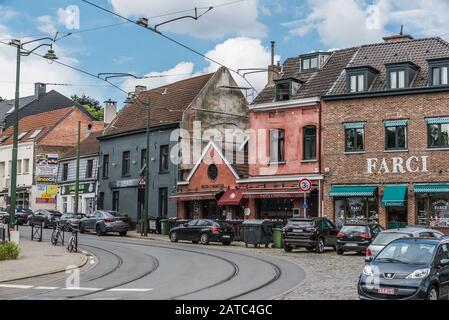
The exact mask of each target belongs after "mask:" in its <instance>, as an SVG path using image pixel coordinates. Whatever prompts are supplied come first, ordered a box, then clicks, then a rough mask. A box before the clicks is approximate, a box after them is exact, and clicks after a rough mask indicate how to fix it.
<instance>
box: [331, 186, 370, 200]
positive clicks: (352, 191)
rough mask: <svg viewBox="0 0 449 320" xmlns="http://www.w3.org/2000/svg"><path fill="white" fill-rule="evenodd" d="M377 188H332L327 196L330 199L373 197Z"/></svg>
mask: <svg viewBox="0 0 449 320" xmlns="http://www.w3.org/2000/svg"><path fill="white" fill-rule="evenodd" d="M376 190H377V186H350V187H348V186H346V187H338V186H335V187H332V189H331V191H330V192H329V195H330V196H331V197H345V198H350V197H374V196H375V193H376Z"/></svg>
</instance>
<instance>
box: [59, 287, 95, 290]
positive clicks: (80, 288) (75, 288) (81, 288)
mask: <svg viewBox="0 0 449 320" xmlns="http://www.w3.org/2000/svg"><path fill="white" fill-rule="evenodd" d="M62 290H80V291H100V290H103V289H101V288H84V287H68V288H62Z"/></svg>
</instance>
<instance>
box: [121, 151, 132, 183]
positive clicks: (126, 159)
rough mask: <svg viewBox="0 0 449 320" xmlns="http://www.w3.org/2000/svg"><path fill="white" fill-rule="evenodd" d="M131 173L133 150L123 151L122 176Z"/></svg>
mask: <svg viewBox="0 0 449 320" xmlns="http://www.w3.org/2000/svg"><path fill="white" fill-rule="evenodd" d="M130 175H131V151H123V152H122V177H128V176H130Z"/></svg>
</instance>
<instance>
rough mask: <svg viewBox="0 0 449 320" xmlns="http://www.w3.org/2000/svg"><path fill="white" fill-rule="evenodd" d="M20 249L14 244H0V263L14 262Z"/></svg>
mask: <svg viewBox="0 0 449 320" xmlns="http://www.w3.org/2000/svg"><path fill="white" fill-rule="evenodd" d="M19 253H20V248H19V246H18V245H17V244H16V243H14V242H4V243H0V261H3V260H16V259H17V258H18V257H19Z"/></svg>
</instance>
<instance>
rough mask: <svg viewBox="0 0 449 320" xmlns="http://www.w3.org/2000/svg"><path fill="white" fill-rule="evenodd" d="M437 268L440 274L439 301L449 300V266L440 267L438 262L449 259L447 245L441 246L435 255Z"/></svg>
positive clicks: (448, 247) (448, 246)
mask: <svg viewBox="0 0 449 320" xmlns="http://www.w3.org/2000/svg"><path fill="white" fill-rule="evenodd" d="M437 257H438V258H437V261H436V264H437V268H439V274H440V299H448V298H449V266H444V267H442V266H440V262H441V260H443V259H449V245H448V244H443V245H442V246H441V247H440V249H439V251H438V255H437Z"/></svg>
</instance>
